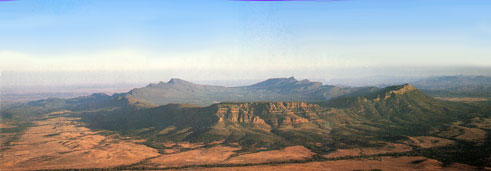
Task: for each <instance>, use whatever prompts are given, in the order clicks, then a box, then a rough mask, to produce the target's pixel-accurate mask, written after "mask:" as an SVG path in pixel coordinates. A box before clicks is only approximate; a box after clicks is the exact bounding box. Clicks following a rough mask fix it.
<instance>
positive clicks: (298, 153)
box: [0, 111, 476, 170]
mask: <svg viewBox="0 0 491 171" xmlns="http://www.w3.org/2000/svg"><path fill="white" fill-rule="evenodd" d="M65 113H69V111H61V112H55V113H50V114H47V115H45V117H44V118H42V119H39V120H37V121H34V126H32V127H29V128H28V129H27V130H25V131H24V132H22V133H1V134H2V136H1V137H2V138H1V139H0V140H1V141H2V143H1V144H2V146H1V154H0V168H1V169H0V170H40V169H41V170H42V169H81V168H118V167H129V168H132V167H133V168H154V169H155V168H162V169H165V168H174V169H185V170H186V169H190V170H197V169H200V170H201V169H202V170H371V169H381V170H473V169H476V168H473V167H471V166H468V165H464V164H452V165H449V166H446V167H443V166H442V163H441V162H438V161H436V160H433V159H428V158H425V157H418V156H416V157H377V156H372V157H370V155H374V154H383V153H397V152H407V151H411V150H412V148H411V146H417V147H421V148H429V147H437V146H445V145H449V144H452V143H453V141H451V140H447V139H443V138H436V137H409V140H408V141H405V142H401V143H400V144H391V143H386V145H385V146H383V147H379V148H374V147H371V148H356V149H338V150H336V151H334V152H332V153H330V154H327V155H325V156H324V157H326V158H328V159H329V158H336V157H346V156H365V155H366V156H369V157H364V158H359V159H347V158H346V159H336V160H332V161H305V160H309V159H312V157H313V156H314V155H315V153H313V152H311V151H310V150H309V149H307V148H305V147H303V146H290V147H286V148H284V149H280V150H270V151H259V152H240V150H241V149H242V148H241V147H240V146H238V144H236V145H235V146H227V145H224V144H222V143H223V142H222V141H217V142H212V143H208V144H193V143H189V142H179V143H175V142H167V143H164V144H163V145H164V146H166V147H173V148H170V149H166V151H161V152H160V153H159V151H158V150H157V149H153V148H150V147H147V146H145V145H142V144H140V143H142V142H144V141H145V140H143V139H131V138H128V137H121V136H118V135H116V134H105V133H103V132H100V131H93V130H90V129H89V128H86V127H85V126H84V125H83V124H82V123H81V122H79V118H76V117H67V116H64V115H63V114H65ZM251 119H252V118H251ZM252 120H254V119H252ZM1 126H2V128H13V127H15V126H13V125H10V124H9V123H3V124H2V125H1ZM15 136H17V139H12V137H15ZM290 161H296V162H297V163H295V162H290ZM298 161H300V163H298ZM301 161H304V162H301ZM275 162H276V164H275ZM251 164H252V165H251ZM214 165H216V167H215V166H214ZM203 166H206V167H203ZM239 166H240V167H239Z"/></svg>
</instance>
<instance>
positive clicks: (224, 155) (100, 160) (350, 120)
mask: <svg viewBox="0 0 491 171" xmlns="http://www.w3.org/2000/svg"><path fill="white" fill-rule="evenodd" d="M280 80H284V79H280ZM286 80H288V79H286ZM275 81H277V80H275ZM174 82H175V80H174ZM266 83H268V86H273V87H274V86H277V85H276V84H270V83H271V81H266ZM281 84H283V83H281ZM293 84H296V82H293ZM259 85H261V86H262V89H268V86H265V85H264V84H259ZM288 85H290V83H289V84H288ZM302 85H303V84H302ZM309 86H310V84H307V85H306V87H309ZM287 87H288V88H286V89H289V88H291V87H290V86H287ZM297 88H299V89H301V90H305V89H308V88H304V87H297ZM152 89H153V88H152ZM164 90H165V91H164ZM161 91H164V94H165V92H166V91H167V88H163V90H161ZM186 91H189V89H188V90H186ZM207 97H208V96H207ZM299 98H302V97H299ZM164 99H165V98H164ZM164 101H165V100H164ZM490 109H491V105H490V104H489V102H488V101H472V102H459V101H448V100H439V99H436V98H433V97H430V96H428V95H426V94H424V93H422V92H421V91H419V90H418V89H417V88H415V87H413V86H412V85H409V84H404V85H397V86H389V87H385V88H356V89H352V90H350V93H348V94H345V95H341V96H339V97H333V98H332V99H329V100H319V101H301V100H296V101H261V100H260V99H259V100H254V101H237V102H220V103H215V104H211V105H208V106H198V105H195V104H164V105H156V103H155V101H151V99H150V100H149V99H141V98H138V96H134V95H133V94H132V93H131V91H130V92H129V93H128V94H124V93H123V94H115V95H113V96H108V95H105V94H93V95H90V96H82V97H77V98H71V99H56V98H52V99H45V100H39V101H32V102H29V103H24V104H17V105H13V106H10V107H9V108H7V109H2V111H1V112H2V113H1V114H2V118H3V120H2V124H1V125H0V126H1V128H0V129H1V132H0V134H1V136H0V137H1V138H0V140H1V144H2V146H1V149H0V151H1V155H0V168H5V169H7V170H52V169H55V170H56V169H57V170H60V169H61V170H63V169H121V170H155V169H159V170H160V169H163V170H168V169H172V170H189V169H191V170H195V169H204V170H206V169H212V170H219V169H236V170H248V169H262V170H263V169H265V170H282V169H291V170H319V169H320V168H322V170H326V169H327V170H373V169H375V170H377V169H379V170H421V169H429V170H443V169H444V170H478V169H489V167H490V166H491V165H490V164H491V160H490V159H491V156H490V155H489V154H491V145H490V144H491V139H490V131H491V128H490V127H489V125H490V123H491V117H490V116H491V110H490ZM94 166H95V167H94Z"/></svg>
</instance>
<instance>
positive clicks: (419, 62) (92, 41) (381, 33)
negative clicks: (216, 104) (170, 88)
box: [0, 0, 491, 81]
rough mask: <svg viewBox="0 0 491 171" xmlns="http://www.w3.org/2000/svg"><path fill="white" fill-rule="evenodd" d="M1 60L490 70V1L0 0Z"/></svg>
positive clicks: (238, 73) (320, 72) (37, 64)
mask: <svg viewBox="0 0 491 171" xmlns="http://www.w3.org/2000/svg"><path fill="white" fill-rule="evenodd" d="M0 61H1V62H0V70H1V71H2V72H3V73H4V75H5V73H8V72H10V71H15V72H32V73H38V72H40V71H49V72H62V73H63V72H84V71H97V72H99V71H110V72H109V73H115V72H117V73H120V72H140V73H153V74H154V75H153V76H147V77H148V79H147V80H152V81H153V80H155V79H161V80H164V79H166V78H167V77H184V79H191V80H193V79H194V80H200V79H240V78H244V79H257V78H262V77H261V76H263V77H265V78H267V77H270V76H291V75H300V77H307V78H309V77H310V78H312V77H315V78H325V77H336V76H337V77H340V76H344V75H347V76H350V75H351V76H357V75H358V76H359V75H364V74H365V75H366V74H368V73H367V72H373V71H378V72H374V74H378V75H381V74H382V75H384V74H385V75H391V74H396V75H397V74H401V73H402V74H404V73H405V72H409V71H415V70H417V71H418V72H414V73H412V74H413V75H417V74H418V73H425V72H427V74H429V75H431V74H435V73H438V74H447V75H448V74H484V75H489V74H491V73H489V71H490V70H489V68H491V1H489V0H346V1H322V0H319V1H285V2H279V1H274V2H258V1H227V0H217V1H204V0H196V1H187V0H179V1H170V0H169V1H164V0H155V1H150V0H131V1H130V0H127V1H121V0H118V1H116V0H114V1H111V0H76V1H71V0H63V1H59V0H16V1H0ZM474 67H475V68H480V69H481V70H475V69H472V68H474ZM401 68H405V69H401ZM418 68H426V69H421V70H419V69H418ZM434 68H444V69H442V70H439V71H438V72H430V70H429V69H433V70H434ZM452 68H460V69H455V70H452ZM461 68H471V69H470V70H469V69H461ZM352 70H356V71H357V72H345V71H352ZM433 70H431V71H433ZM157 71H161V72H157ZM360 72H361V73H360ZM160 73H165V74H164V75H165V76H160V77H159V76H158V75H159V74H160ZM343 74H344V75H343ZM95 75H97V74H95ZM103 75H104V74H103ZM53 76H56V74H53ZM113 76H114V75H111V74H105V75H104V76H101V78H99V79H102V80H104V78H106V77H107V78H109V77H113ZM87 77H89V78H84V80H87V79H88V80H90V76H87ZM122 78H126V77H122ZM132 78H133V77H132ZM144 78H146V77H144ZM139 79H141V78H139ZM79 81H80V79H79ZM140 81H141V80H140Z"/></svg>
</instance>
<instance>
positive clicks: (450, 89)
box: [411, 75, 491, 98]
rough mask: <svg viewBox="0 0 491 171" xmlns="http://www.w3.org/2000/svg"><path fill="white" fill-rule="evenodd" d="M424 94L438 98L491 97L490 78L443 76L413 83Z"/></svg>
mask: <svg viewBox="0 0 491 171" xmlns="http://www.w3.org/2000/svg"><path fill="white" fill-rule="evenodd" d="M411 84H412V85H414V86H415V87H417V88H419V89H421V90H422V91H423V92H425V93H427V94H429V95H431V96H438V97H488V98H489V97H491V77H489V76H463V75H460V76H442V77H433V78H428V79H424V80H419V81H415V82H412V83H411Z"/></svg>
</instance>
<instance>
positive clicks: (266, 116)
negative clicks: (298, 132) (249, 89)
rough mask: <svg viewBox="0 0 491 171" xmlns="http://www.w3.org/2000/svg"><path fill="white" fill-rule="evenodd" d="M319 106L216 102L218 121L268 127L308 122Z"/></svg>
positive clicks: (296, 103) (300, 103)
mask: <svg viewBox="0 0 491 171" xmlns="http://www.w3.org/2000/svg"><path fill="white" fill-rule="evenodd" d="M320 110H321V108H320V107H319V106H318V105H316V104H308V103H305V102H247V103H221V104H217V112H216V115H217V116H218V118H219V122H222V123H228V124H257V125H263V126H266V127H269V128H277V127H284V126H289V125H298V124H302V123H308V122H309V120H310V119H313V118H315V117H316V116H317V114H316V112H317V111H320Z"/></svg>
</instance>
